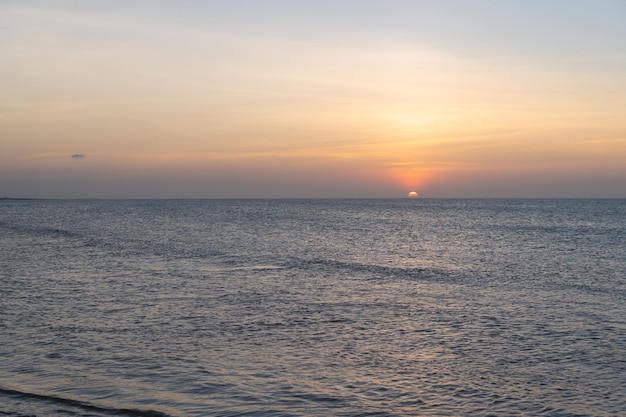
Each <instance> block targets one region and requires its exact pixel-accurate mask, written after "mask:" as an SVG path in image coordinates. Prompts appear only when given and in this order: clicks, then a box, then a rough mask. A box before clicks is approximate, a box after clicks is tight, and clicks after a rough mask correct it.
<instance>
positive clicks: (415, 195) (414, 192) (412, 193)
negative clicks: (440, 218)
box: [409, 191, 418, 198]
mask: <svg viewBox="0 0 626 417" xmlns="http://www.w3.org/2000/svg"><path fill="white" fill-rule="evenodd" d="M417 196H418V194H417V191H411V192H410V193H409V197H410V198H417Z"/></svg>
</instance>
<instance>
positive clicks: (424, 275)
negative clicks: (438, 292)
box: [287, 258, 465, 282]
mask: <svg viewBox="0 0 626 417" xmlns="http://www.w3.org/2000/svg"><path fill="white" fill-rule="evenodd" d="M287 267H289V268H293V269H318V268H319V269H334V270H337V271H343V272H354V273H357V274H359V275H362V274H366V275H368V276H369V278H370V279H378V278H385V279H388V278H397V279H407V280H420V281H437V282H459V281H462V280H464V279H465V277H464V276H463V274H461V273H459V272H458V271H451V270H444V269H436V268H427V267H404V266H402V267H400V266H386V265H375V264H367V263H360V262H350V261H338V260H332V259H321V258H315V259H300V258H292V259H291V260H290V261H289V262H288V265H287Z"/></svg>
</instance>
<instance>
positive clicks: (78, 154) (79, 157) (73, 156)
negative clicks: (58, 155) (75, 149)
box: [72, 153, 85, 159]
mask: <svg viewBox="0 0 626 417" xmlns="http://www.w3.org/2000/svg"><path fill="white" fill-rule="evenodd" d="M84 158H85V155H84V154H82V153H75V154H74V155H72V159H84Z"/></svg>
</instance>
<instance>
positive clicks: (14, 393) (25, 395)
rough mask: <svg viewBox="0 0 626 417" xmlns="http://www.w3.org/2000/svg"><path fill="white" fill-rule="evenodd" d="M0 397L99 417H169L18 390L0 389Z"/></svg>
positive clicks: (149, 411)
mask: <svg viewBox="0 0 626 417" xmlns="http://www.w3.org/2000/svg"><path fill="white" fill-rule="evenodd" d="M0 395H5V396H10V397H13V398H18V399H27V400H36V401H41V402H46V403H50V404H55V405H65V406H70V407H74V408H78V409H82V410H84V411H89V412H92V413H99V414H101V415H108V416H129V417H170V416H169V414H166V413H163V412H161V411H156V410H140V409H133V408H110V407H103V406H99V405H95V404H90V403H87V402H84V401H79V400H74V399H71V398H63V397H57V396H54V395H44V394H36V393H32V392H25V391H18V390H15V389H10V388H2V387H0ZM0 414H5V415H14V416H17V415H19V414H16V413H5V412H3V411H0Z"/></svg>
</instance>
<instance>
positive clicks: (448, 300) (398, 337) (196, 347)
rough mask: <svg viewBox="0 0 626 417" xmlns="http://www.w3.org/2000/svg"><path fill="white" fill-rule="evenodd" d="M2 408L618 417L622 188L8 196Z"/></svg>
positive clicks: (623, 287)
mask: <svg viewBox="0 0 626 417" xmlns="http://www.w3.org/2000/svg"><path fill="white" fill-rule="evenodd" d="M0 415H6V416H16V417H19V416H78V417H80V416H94V417H100V416H111V415H119V416H173V417H187V416H189V417H191V416H368V415H369V416H624V415H626V200H431V199H414V200H409V199H398V200H27V201H11V200H3V201H0Z"/></svg>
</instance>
